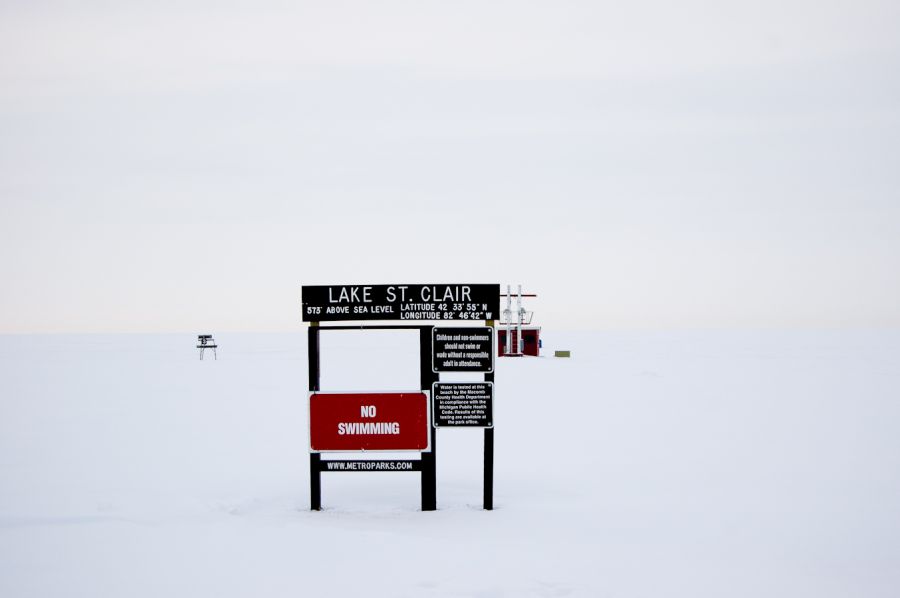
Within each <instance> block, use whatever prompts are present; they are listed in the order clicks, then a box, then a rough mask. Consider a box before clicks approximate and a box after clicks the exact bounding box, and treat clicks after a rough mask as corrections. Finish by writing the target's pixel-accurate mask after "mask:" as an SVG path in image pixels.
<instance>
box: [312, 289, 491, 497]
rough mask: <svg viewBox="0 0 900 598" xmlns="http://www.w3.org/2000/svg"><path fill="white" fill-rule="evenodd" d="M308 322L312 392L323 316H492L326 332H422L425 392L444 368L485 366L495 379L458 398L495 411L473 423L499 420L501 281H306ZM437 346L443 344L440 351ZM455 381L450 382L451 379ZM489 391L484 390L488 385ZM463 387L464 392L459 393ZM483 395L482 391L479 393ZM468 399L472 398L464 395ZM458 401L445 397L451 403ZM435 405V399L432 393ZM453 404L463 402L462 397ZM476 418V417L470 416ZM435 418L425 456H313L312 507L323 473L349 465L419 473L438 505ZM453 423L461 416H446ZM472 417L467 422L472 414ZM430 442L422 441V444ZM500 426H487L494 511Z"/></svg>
mask: <svg viewBox="0 0 900 598" xmlns="http://www.w3.org/2000/svg"><path fill="white" fill-rule="evenodd" d="M302 292H303V299H302V304H303V321H304V322H309V323H310V327H309V332H308V337H307V338H308V347H309V351H308V358H309V391H310V393H314V392H318V391H320V390H321V388H320V375H319V374H320V369H319V365H320V364H319V341H320V333H321V331H322V330H323V327H321V326H320V325H319V322H322V321H348V320H470V321H478V320H486V321H487V324H488V326H487V327H480V328H435V327H434V326H431V325H412V326H404V325H355V326H349V325H342V326H328V327H327V328H324V329H326V330H390V329H405V330H409V329H413V328H414V329H418V330H419V372H420V388H421V390H422V391H427V392H433V391H434V390H435V387H436V385H437V384H439V380H440V372H442V371H447V372H472V371H474V372H485V376H484V378H485V382H486V383H489V384H482V383H477V384H472V385H469V386H471V388H470V389H469V392H468V394H466V393H465V392H463V391H462V390H461V389H455V390H454V391H453V392H454V393H456V394H455V395H454V396H456V399H460V397H461V396H462V400H463V401H466V400H468V401H469V402H470V403H472V404H477V405H478V408H479V409H482V410H483V413H482V416H483V415H484V414H486V413H487V410H489V411H490V414H489V415H488V419H484V417H481V416H480V417H481V419H478V420H477V421H475V424H471V423H470V424H464V425H469V426H472V425H477V424H478V423H487V424H488V425H490V426H493V381H494V372H493V359H494V349H493V347H494V345H493V339H494V330H493V325H494V322H493V320H494V318H496V317H497V314H498V313H499V310H500V285H492V284H484V285H482V284H479V285H466V284H455V285H446V284H444V285H333V286H304V287H303V289H302ZM438 349H439V350H438ZM447 386H448V387H449V386H452V383H447ZM488 388H489V390H486V389H488ZM457 391H459V392H463V395H459V393H458V392H457ZM476 395H477V396H476ZM466 397H468V398H466ZM452 402H454V401H450V400H448V401H447V404H448V405H449V404H450V403H452ZM432 403H433V409H434V408H435V407H434V405H435V404H434V397H432ZM455 403H457V404H459V400H456V401H455ZM469 419H471V418H469ZM435 421H437V420H436V419H435V418H434V416H432V418H431V421H430V422H428V426H429V433H430V450H424V451H422V452H421V458H420V459H419V460H413V459H393V460H389V459H382V460H324V459H322V456H321V453H319V452H315V451H311V452H310V455H309V478H310V482H309V488H310V501H309V502H310V509H312V510H314V511H318V510H321V508H322V477H321V476H322V472H347V471H401V472H403V471H406V472H410V471H412V472H418V473H421V489H422V510H423V511H434V510H435V509H436V508H437V471H436V455H437V434H436V428H435ZM445 421H446V422H448V424H447V425H448V426H450V427H452V426H454V425H460V424H454V423H452V422H454V421H457V422H458V421H462V420H460V419H459V418H451V419H447V420H445ZM466 421H468V420H466ZM423 446H424V445H423ZM493 480H494V430H493V427H485V430H484V508H485V509H487V510H491V509H493V503H494V500H493V487H494V482H493Z"/></svg>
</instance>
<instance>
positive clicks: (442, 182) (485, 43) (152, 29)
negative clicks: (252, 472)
mask: <svg viewBox="0 0 900 598" xmlns="http://www.w3.org/2000/svg"><path fill="white" fill-rule="evenodd" d="M0 207H2V214H0V285H2V293H0V332H53V331H65V332H68V331H98V332H99V331H200V330H204V331H205V330H210V331H216V330H219V331H223V330H284V331H290V330H298V329H300V328H301V323H300V311H299V295H300V286H301V285H302V284H328V283H417V282H423V283H426V282H436V283H445V282H446V283H456V282H499V283H507V282H509V283H517V282H522V283H524V284H525V286H526V288H527V290H531V291H536V292H538V293H540V294H541V298H540V300H539V302H538V303H536V304H535V305H534V307H535V310H536V312H537V313H536V319H539V320H540V321H541V323H542V324H544V325H545V326H548V327H554V328H577V327H592V328H628V327H641V328H647V327H771V326H804V327H806V326H828V327H830V326H897V325H900V3H898V2H897V1H896V0H893V1H884V2H873V1H862V2H850V1H843V2H833V1H832V2H828V1H825V2H822V1H815V2H813V1H796V0H779V1H768V0H763V1H761V2H760V1H757V2H721V1H717V2H692V1H688V2H679V3H672V2H663V1H655V2H654V1H650V2H616V3H612V2H610V3H601V2H563V1H559V0H555V1H552V2H523V1H521V0H520V1H517V2H484V1H479V2H447V1H443V2H429V1H423V0H417V1H409V2H390V1H385V2H371V1H369V2H365V1H329V2H321V3H303V2H280V3H264V2H247V3H235V2H231V3H229V2H221V1H216V2H212V1H210V2H196V1H190V0H189V1H181V2H157V1H154V2H149V1H146V2H135V3H127V2H90V1H78V2H40V1H35V0H29V1H18V2H16V1H9V0H3V1H2V2H0Z"/></svg>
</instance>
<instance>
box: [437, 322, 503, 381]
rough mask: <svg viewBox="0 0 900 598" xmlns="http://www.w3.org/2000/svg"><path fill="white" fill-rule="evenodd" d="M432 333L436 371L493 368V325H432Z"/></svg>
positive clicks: (467, 370) (480, 370) (489, 370)
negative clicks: (438, 326) (474, 326)
mask: <svg viewBox="0 0 900 598" xmlns="http://www.w3.org/2000/svg"><path fill="white" fill-rule="evenodd" d="M431 334H432V353H433V355H432V369H433V370H434V371H435V372H493V371H494V329H493V328H491V327H489V326H481V327H479V328H434V329H433V330H432V333H431Z"/></svg>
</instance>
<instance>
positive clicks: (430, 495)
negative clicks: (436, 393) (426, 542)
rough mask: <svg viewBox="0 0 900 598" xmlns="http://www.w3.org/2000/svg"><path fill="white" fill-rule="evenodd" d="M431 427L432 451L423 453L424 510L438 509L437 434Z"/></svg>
mask: <svg viewBox="0 0 900 598" xmlns="http://www.w3.org/2000/svg"><path fill="white" fill-rule="evenodd" d="M434 432H435V430H434V428H431V451H429V452H427V453H422V510H423V511H436V510H437V466H436V465H437V464H436V459H435V457H436V455H435V448H434V444H435V442H434V440H435V438H436V437H437V434H435V433H434Z"/></svg>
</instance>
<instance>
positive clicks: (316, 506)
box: [309, 453, 322, 511]
mask: <svg viewBox="0 0 900 598" xmlns="http://www.w3.org/2000/svg"><path fill="white" fill-rule="evenodd" d="M321 461H322V455H320V454H319V453H310V454H309V510H310V511H321V510H322V467H321Z"/></svg>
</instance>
